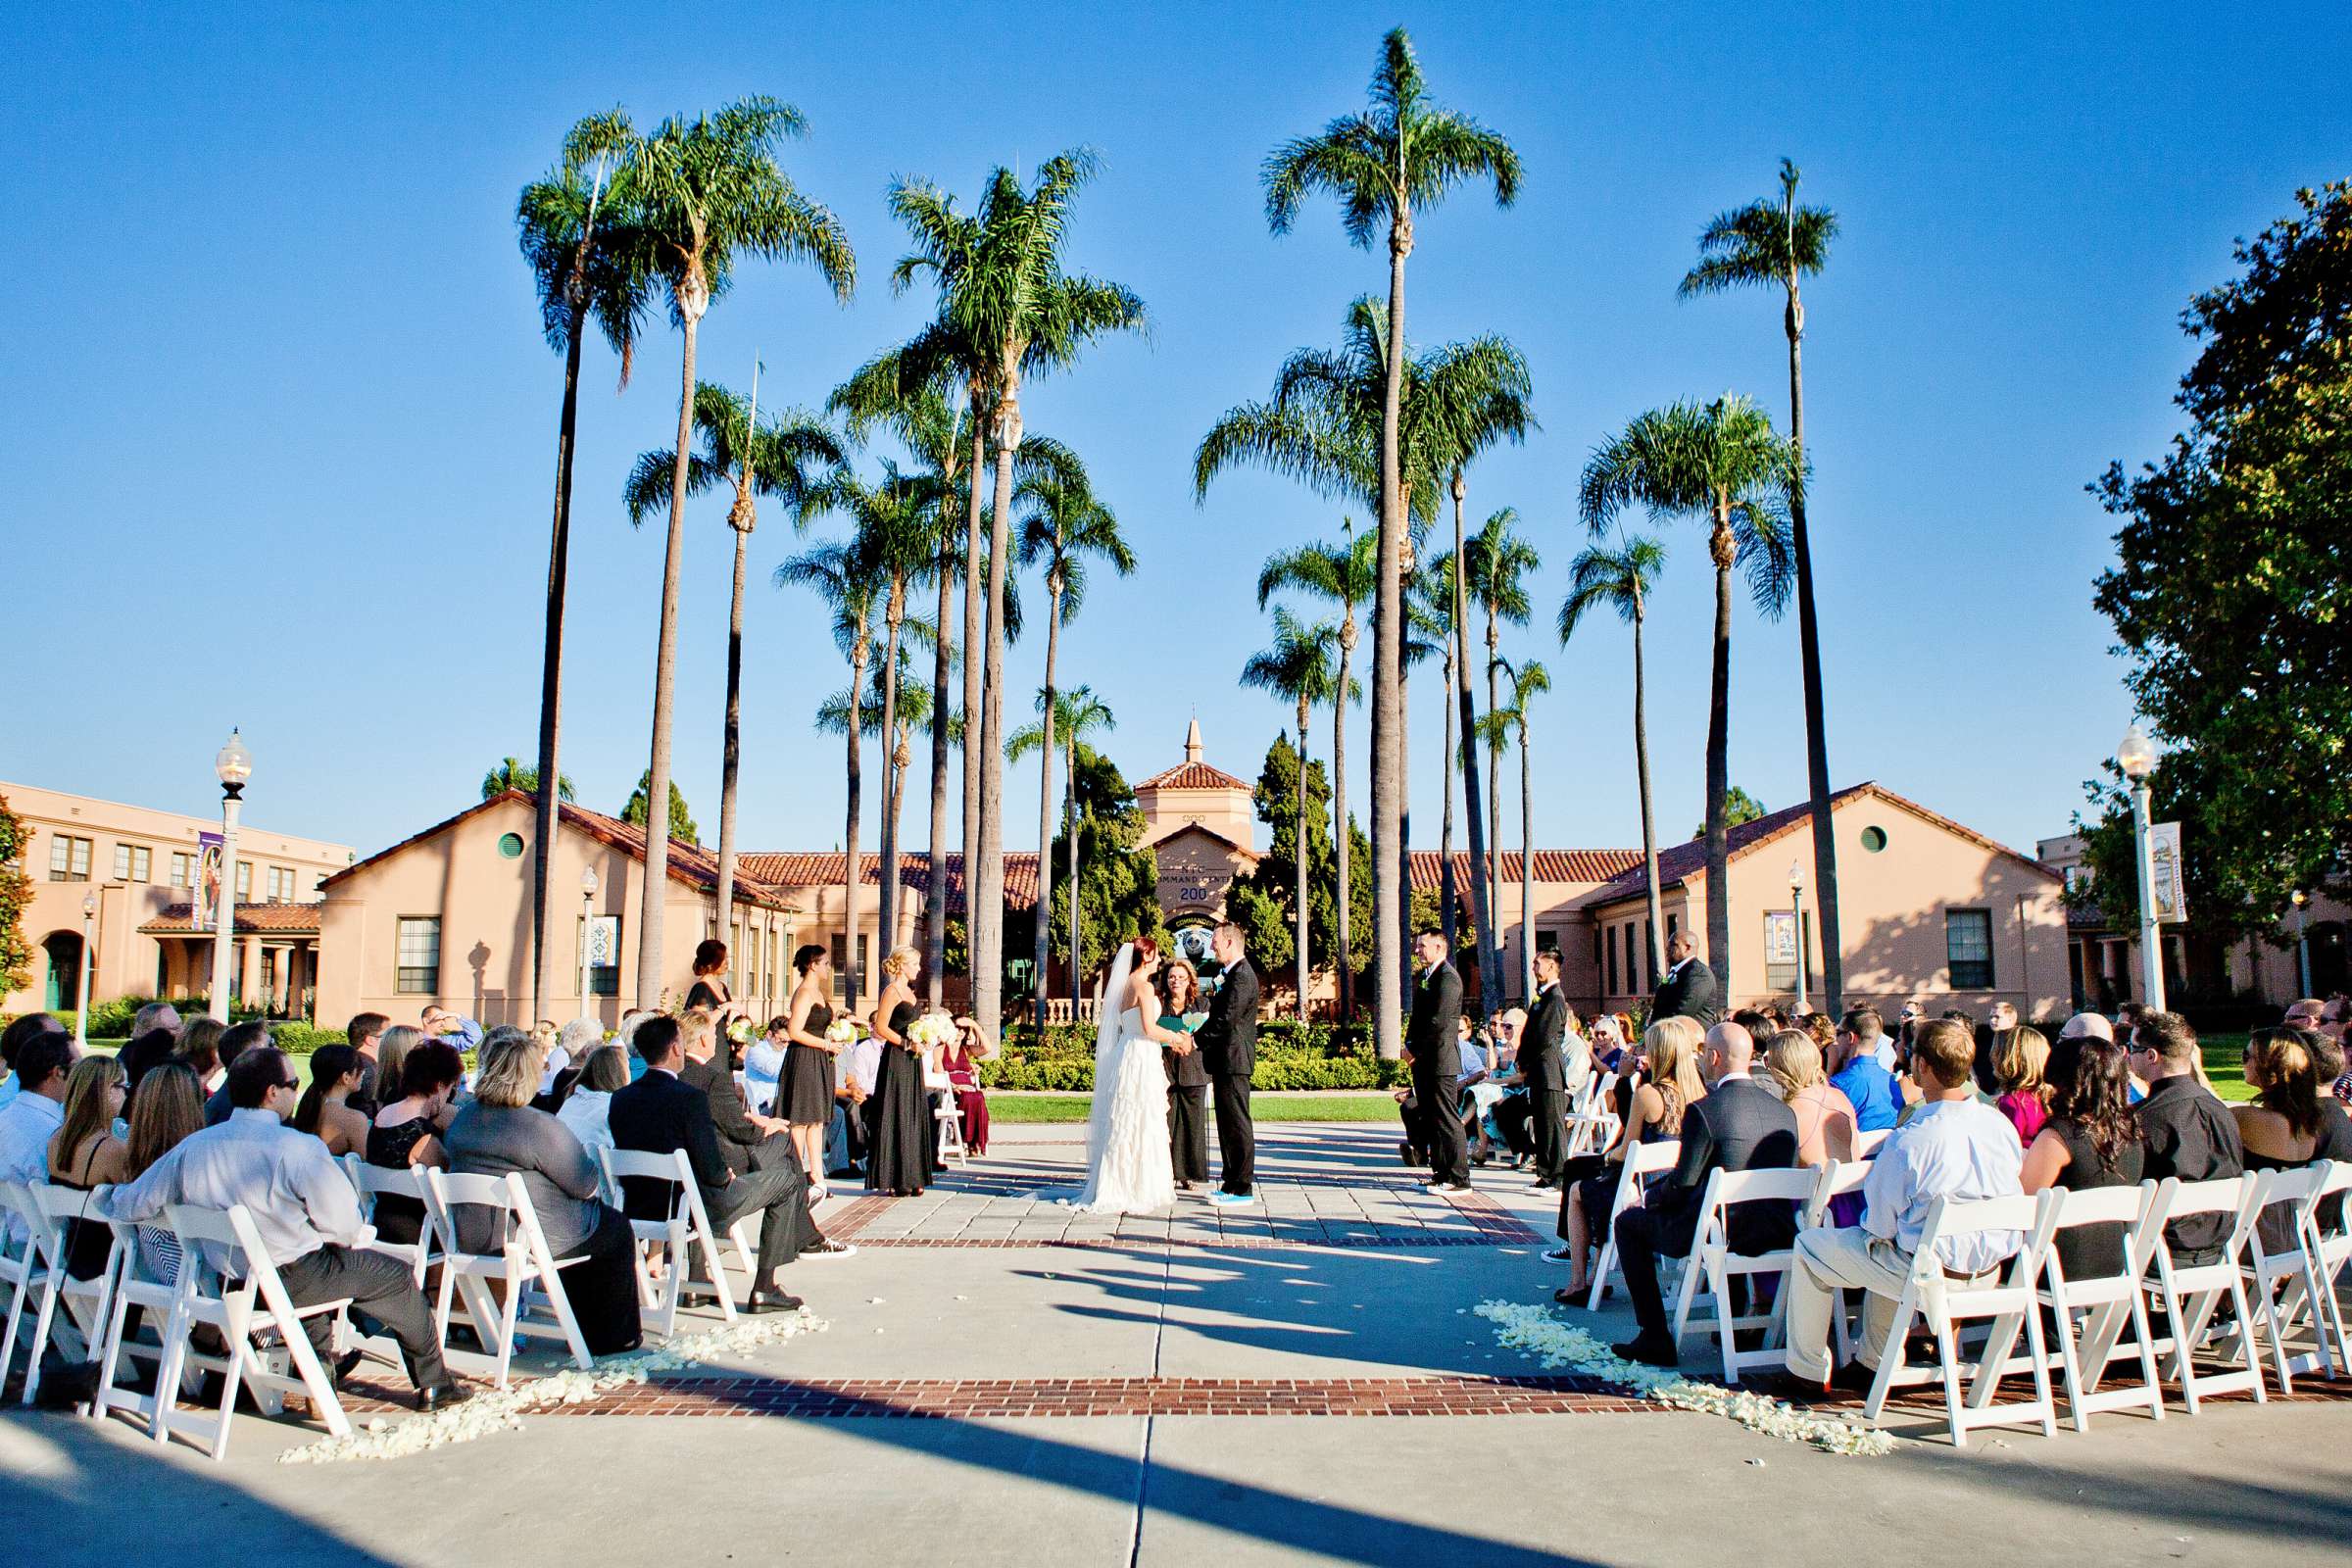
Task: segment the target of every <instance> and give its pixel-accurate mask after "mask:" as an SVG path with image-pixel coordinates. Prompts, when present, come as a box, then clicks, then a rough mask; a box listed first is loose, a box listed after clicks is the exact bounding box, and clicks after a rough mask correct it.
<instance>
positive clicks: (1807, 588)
mask: <svg viewBox="0 0 2352 1568" xmlns="http://www.w3.org/2000/svg"><path fill="white" fill-rule="evenodd" d="M1796 183H1797V172H1796V165H1794V164H1792V163H1790V162H1789V160H1788V159H1786V158H1784V159H1782V160H1781V196H1780V200H1779V201H1777V202H1776V201H1774V200H1773V199H1772V198H1771V197H1769V196H1767V197H1764V198H1762V199H1760V200H1758V201H1753V202H1750V203H1748V204H1747V205H1746V206H1745V207H1740V208H1735V209H1734V210H1733V211H1731V212H1728V213H1721V214H1718V215H1717V216H1716V218H1715V220H1714V221H1712V222H1710V223H1709V224H1707V226H1706V227H1705V228H1704V229H1703V230H1701V231H1700V233H1699V236H1698V255H1699V261H1698V265H1697V266H1696V267H1693V268H1692V269H1691V270H1690V271H1689V272H1687V273H1685V274H1684V275H1683V282H1682V287H1681V288H1680V289H1679V290H1677V297H1678V298H1681V299H1693V298H1696V297H1697V296H1698V295H1701V294H1715V293H1720V292H1722V291H1723V290H1726V289H1733V288H1752V287H1761V288H1773V287H1777V288H1779V289H1780V290H1781V291H1782V292H1783V293H1784V294H1785V295H1786V296H1787V299H1788V305H1787V309H1785V310H1784V311H1783V312H1782V314H1781V321H1782V325H1783V327H1784V328H1785V329H1786V330H1787V332H1788V334H1789V453H1790V462H1789V551H1790V553H1791V554H1792V555H1793V556H1794V557H1795V558H1796V645H1797V651H1798V655H1799V657H1800V659H1801V661H1802V662H1803V666H1804V683H1805V778H1806V788H1807V791H1808V792H1809V793H1810V795H1811V797H1812V803H1813V889H1814V894H1813V896H1814V899H1815V901H1816V902H1817V903H1818V904H1819V906H1820V917H1821V981H1822V986H1821V995H1822V1005H1823V1006H1824V1007H1825V1008H1826V1009H1827V1010H1828V1011H1830V1012H1832V1013H1836V1012H1838V1010H1839V1009H1840V1008H1841V1007H1842V1006H1843V1005H1844V995H1845V965H1844V961H1843V958H1842V954H1841V949H1840V948H1839V946H1838V841H1837V839H1836V837H1835V836H1834V835H1833V834H1832V833H1831V832H1830V742H1829V734H1828V725H1827V720H1826V718H1825V716H1824V711H1823V703H1822V695H1821V634H1820V630H1819V622H1818V621H1817V620H1816V619H1815V618H1814V612H1813V545H1812V540H1811V536H1810V534H1808V532H1807V531H1806V523H1805V482H1806V471H1805V375H1804V354H1803V347H1804V339H1805V305H1804V301H1803V300H1801V299H1799V298H1798V297H1797V279H1798V278H1799V277H1812V276H1817V275H1818V274H1819V273H1820V271H1821V270H1822V268H1823V267H1825V266H1826V265H1828V263H1829V259H1830V241H1831V240H1833V239H1835V238H1836V237H1837V235H1838V215H1837V214H1836V213H1834V212H1831V211H1830V210H1829V209H1828V208H1826V207H1799V206H1797V205H1796Z"/></svg>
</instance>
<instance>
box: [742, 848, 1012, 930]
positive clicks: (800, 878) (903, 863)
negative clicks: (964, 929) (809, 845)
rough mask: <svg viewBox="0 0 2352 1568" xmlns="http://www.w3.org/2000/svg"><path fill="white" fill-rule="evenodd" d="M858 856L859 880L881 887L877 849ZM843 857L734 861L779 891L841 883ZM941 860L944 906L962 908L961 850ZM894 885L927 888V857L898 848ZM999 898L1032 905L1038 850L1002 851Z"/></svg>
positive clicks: (769, 855) (798, 853) (803, 853)
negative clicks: (1002, 879)
mask: <svg viewBox="0 0 2352 1568" xmlns="http://www.w3.org/2000/svg"><path fill="white" fill-rule="evenodd" d="M845 859H846V857H844V856H843V854H842V852H841V851H839V850H783V851H759V852H755V853H750V854H746V855H743V856H741V857H740V858H738V859H737V861H736V863H737V865H739V866H740V867H741V868H742V871H743V874H745V875H747V876H750V877H754V878H756V879H757V880H759V881H760V883H762V884H764V885H765V886H767V887H770V888H773V889H775V890H776V891H777V892H779V893H782V892H784V891H786V890H788V889H801V888H837V887H839V886H841V876H842V871H843V870H844V869H845V866H844V863H843V862H844V860H845ZM941 861H942V869H943V870H944V871H945V873H946V880H947V894H948V912H949V913H950V914H961V913H962V912H963V857H962V856H961V855H960V854H956V855H947V856H942V857H941ZM859 862H860V863H859V866H858V881H859V885H860V886H863V887H871V888H878V887H880V886H881V885H882V857H881V855H880V854H878V853H877V852H875V851H872V850H868V851H866V852H865V853H864V854H863V855H861V856H860V857H859ZM899 885H900V886H901V887H905V888H913V889H914V890H915V891H917V892H920V893H928V892H929V891H930V890H931V857H930V856H929V855H928V854H926V853H925V852H923V851H921V850H906V851H902V852H901V853H900V856H899ZM1005 904H1006V905H1007V906H1009V907H1012V908H1015V909H1028V908H1034V907H1036V906H1037V855H1036V853H1035V852H1034V851H1020V850H1007V851H1005Z"/></svg>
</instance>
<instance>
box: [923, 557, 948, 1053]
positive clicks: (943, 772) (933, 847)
mask: <svg viewBox="0 0 2352 1568" xmlns="http://www.w3.org/2000/svg"><path fill="white" fill-rule="evenodd" d="M955 577H956V573H955V572H954V571H953V570H952V569H951V566H950V557H949V554H948V550H947V547H946V545H945V544H942V546H941V547H940V552H939V636H938V637H937V638H936V639H934V641H933V644H932V657H931V831H930V835H929V837H928V838H927V839H926V840H925V841H924V842H925V843H926V844H927V845H928V846H929V854H930V857H931V865H930V874H929V875H928V876H926V877H925V878H924V883H925V886H926V887H927V888H928V889H929V891H928V892H927V893H925V894H924V896H923V989H924V992H925V994H926V997H927V1001H928V1005H929V1006H930V1009H931V1010H932V1011H933V1012H937V1011H938V1010H939V1009H940V1007H941V1006H942V1005H943V1003H944V988H945V987H946V985H947V973H946V970H947V961H948V857H947V848H946V846H945V845H944V844H942V843H941V842H940V839H941V835H942V834H943V833H944V832H945V831H946V829H947V823H948V720H949V716H950V715H949V712H948V665H949V663H950V662H952V661H953V659H954V658H955V651H956V639H955V637H954V635H953V634H952V633H951V632H950V631H949V630H948V614H949V612H950V611H951V610H953V609H954V608H955V606H954V598H955V595H954V584H955Z"/></svg>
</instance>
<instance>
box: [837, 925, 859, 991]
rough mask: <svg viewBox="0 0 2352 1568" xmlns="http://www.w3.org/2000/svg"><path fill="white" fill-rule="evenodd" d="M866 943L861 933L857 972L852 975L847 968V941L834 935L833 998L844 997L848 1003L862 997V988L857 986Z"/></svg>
mask: <svg viewBox="0 0 2352 1568" xmlns="http://www.w3.org/2000/svg"><path fill="white" fill-rule="evenodd" d="M866 943H867V938H866V937H865V936H864V934H863V933H860V934H859V935H858V972H857V973H856V974H853V973H851V972H850V967H849V948H848V944H847V940H846V939H845V938H843V937H842V936H841V935H840V934H838V933H836V934H835V935H834V938H833V994H834V995H835V996H837V997H845V998H847V999H849V1000H850V1001H852V1002H855V1001H857V1000H858V997H860V996H862V995H864V991H863V988H862V987H860V986H859V985H858V977H859V976H861V975H863V974H864V972H865V958H866Z"/></svg>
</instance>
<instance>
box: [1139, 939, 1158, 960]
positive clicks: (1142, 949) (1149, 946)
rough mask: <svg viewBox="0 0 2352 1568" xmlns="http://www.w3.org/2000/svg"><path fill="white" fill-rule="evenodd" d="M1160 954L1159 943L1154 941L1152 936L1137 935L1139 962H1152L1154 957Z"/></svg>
mask: <svg viewBox="0 0 2352 1568" xmlns="http://www.w3.org/2000/svg"><path fill="white" fill-rule="evenodd" d="M1158 956H1159V944H1158V943H1156V942H1154V941H1152V939H1151V938H1150V937H1137V938H1136V939H1135V957H1136V961H1137V962H1138V963H1150V962H1151V961H1152V959H1153V958H1156V957H1158Z"/></svg>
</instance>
